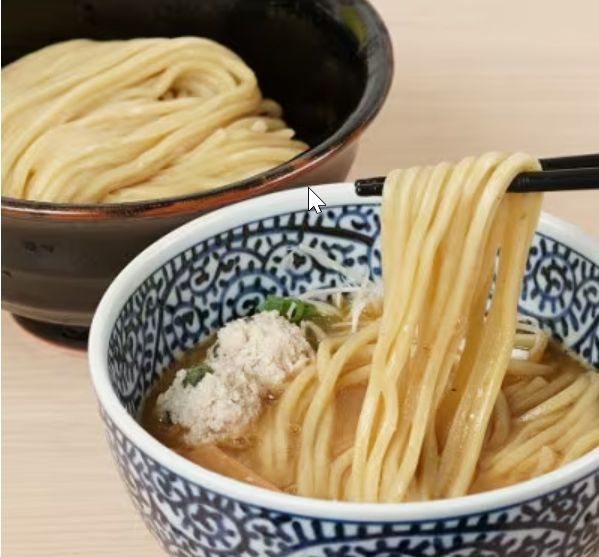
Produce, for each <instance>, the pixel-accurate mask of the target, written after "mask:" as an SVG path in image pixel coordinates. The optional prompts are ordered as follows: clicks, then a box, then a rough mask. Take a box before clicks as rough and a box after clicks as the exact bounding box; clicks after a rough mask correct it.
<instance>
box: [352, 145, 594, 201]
mask: <svg viewBox="0 0 599 557" xmlns="http://www.w3.org/2000/svg"><path fill="white" fill-rule="evenodd" d="M539 162H540V164H541V168H542V169H543V170H541V171H539V172H523V173H521V174H518V176H516V178H514V180H513V181H512V183H511V184H510V187H509V188H508V191H509V192H512V193H532V192H545V191H569V190H591V189H599V153H597V154H590V155H576V156H570V157H557V158H551V159H540V161H539ZM384 182H385V177H384V176H376V177H374V178H365V179H362V180H356V182H355V187H356V193H357V194H358V195H360V196H362V197H369V196H376V195H381V194H382V193H383V184H384Z"/></svg>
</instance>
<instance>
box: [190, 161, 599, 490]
mask: <svg viewBox="0 0 599 557" xmlns="http://www.w3.org/2000/svg"><path fill="white" fill-rule="evenodd" d="M537 168H538V163H537V162H536V161H535V160H533V159H531V158H530V157H528V156H526V155H522V154H516V155H512V156H509V157H506V156H504V155H501V154H498V153H489V154H487V155H484V156H482V157H479V158H474V157H469V158H466V159H464V160H462V161H461V162H460V163H458V164H457V165H450V164H447V163H441V164H439V165H437V166H435V167H426V168H412V169H408V170H398V171H395V172H393V173H391V175H390V176H389V177H388V178H387V181H386V183H385V188H384V197H383V203H382V207H381V224H382V266H383V285H384V289H383V293H382V295H383V303H382V304H381V303H380V300H378V301H375V300H372V302H371V303H370V305H369V306H368V307H367V308H364V307H362V308H360V312H358V313H357V314H356V313H355V312H354V311H353V310H354V309H355V308H353V307H351V304H350V307H347V306H348V304H347V303H346V304H345V305H344V304H342V303H338V304H337V306H338V307H339V308H340V314H341V320H340V321H338V322H336V323H335V324H334V325H331V326H329V327H320V326H318V327H316V326H311V325H308V324H306V325H302V327H303V328H304V330H305V331H312V332H313V334H314V336H315V337H316V339H317V350H316V356H315V358H314V359H313V360H312V361H311V362H310V363H309V364H308V365H306V366H305V367H304V368H303V369H301V370H300V371H299V372H298V373H297V374H296V375H295V376H294V377H293V378H292V379H291V380H290V381H289V383H288V384H287V386H286V388H285V389H284V390H283V392H282V394H281V396H280V397H279V399H278V400H276V401H274V402H273V403H272V405H270V406H269V407H268V410H267V411H265V412H264V413H263V415H262V416H261V417H260V418H259V419H258V421H257V423H255V424H254V425H253V426H252V430H251V436H252V439H253V440H254V442H253V444H252V445H251V446H250V447H248V448H247V450H245V451H244V452H243V455H241V456H242V457H243V459H244V462H245V463H246V464H247V466H248V467H250V468H251V469H252V470H253V471H254V472H255V473H256V474H257V475H258V476H259V477H263V478H265V479H266V480H267V481H270V482H272V483H274V484H275V485H276V486H277V487H279V488H281V489H285V490H287V491H288V492H293V493H298V494H300V495H304V496H309V497H319V498H330V499H341V500H351V501H373V502H391V501H408V500H429V499H440V498H450V497H457V496H462V495H466V494H469V493H476V492H480V491H485V490H489V489H495V488H498V487H502V486H506V485H510V484H512V483H515V482H519V481H523V480H526V479H529V478H531V477H534V476H535V475H539V474H544V473H546V472H548V471H551V470H553V469H555V468H557V467H559V466H562V465H563V464H565V463H567V462H569V461H570V460H573V459H575V458H578V457H579V456H581V455H583V454H585V453H586V452H588V451H590V450H592V449H593V448H595V447H598V446H599V376H598V375H597V374H596V373H594V372H593V371H591V370H589V369H588V368H586V367H584V366H583V364H582V363H580V362H578V361H577V360H575V359H573V358H572V357H571V356H569V355H567V354H564V353H562V352H560V349H559V348H557V347H556V346H555V345H554V344H552V343H549V339H548V336H547V334H546V333H545V332H544V331H542V330H541V328H540V327H539V326H538V325H537V324H536V323H534V322H533V321H531V320H530V319H527V318H519V317H518V315H517V304H518V299H519V294H520V285H521V280H522V275H523V273H524V267H525V264H526V261H527V256H528V248H529V245H530V242H531V240H532V236H533V234H534V230H535V228H536V225H537V220H538V216H539V212H540V203H541V197H540V195H538V194H526V195H522V194H514V195H512V194H510V195H505V192H506V190H507V188H508V186H509V184H510V183H511V181H512V179H513V178H514V176H516V175H517V174H519V173H520V172H523V171H529V170H535V169H537ZM355 300H361V298H359V294H358V293H355V297H354V301H355ZM358 303H361V301H359V302H358ZM356 315H357V318H356ZM200 464H201V462H200Z"/></svg>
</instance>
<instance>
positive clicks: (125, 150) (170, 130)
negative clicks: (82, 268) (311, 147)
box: [2, 37, 307, 203]
mask: <svg viewBox="0 0 599 557" xmlns="http://www.w3.org/2000/svg"><path fill="white" fill-rule="evenodd" d="M2 81H3V87H2V137H3V147H4V148H3V150H2V193H3V195H6V196H9V197H14V198H22V199H32V200H39V201H48V202H66V203H113V202H114V203H118V202H124V201H138V200H144V199H153V198H162V197H170V196H178V195H185V194H190V193H194V192H199V191H203V190H209V189H213V188H216V187H218V186H222V185H225V184H229V183H231V182H235V181H237V180H241V179H244V178H247V177H249V176H252V175H255V174H257V173H260V172H263V171H265V170H268V169H270V168H272V167H274V166H277V165H279V164H281V163H283V162H285V161H288V160H289V159H291V158H293V157H295V156H297V155H298V154H299V153H301V152H302V151H304V150H305V149H306V148H307V146H306V145H305V144H304V143H302V142H300V141H297V140H294V139H293V136H294V132H293V130H291V129H289V128H288V127H287V126H286V124H285V122H284V121H283V120H282V119H281V110H280V108H279V106H278V105H277V104H276V103H275V102H273V101H270V100H265V99H264V98H262V95H261V93H260V90H259V88H258V84H257V81H256V76H255V75H254V73H253V72H252V70H251V69H250V68H249V67H248V66H246V65H245V64H244V62H243V61H242V60H241V59H240V58H239V57H238V56H237V55H235V54H234V53H233V52H231V51H230V50H228V49H227V48H225V47H224V46H222V45H220V44H218V43H215V42H213V41H210V40H207V39H203V38H188V37H183V38H177V39H163V38H152V39H136V40H128V41H107V42H95V41H89V40H74V41H68V42H64V43H58V44H56V45H52V46H49V47H47V48H44V49H42V50H39V51H37V52H34V53H32V54H30V55H28V56H26V57H24V58H22V59H20V60H17V61H16V62H14V63H13V64H11V65H9V66H7V67H6V68H4V69H3V70H2Z"/></svg>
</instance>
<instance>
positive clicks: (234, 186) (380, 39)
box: [1, 0, 394, 221]
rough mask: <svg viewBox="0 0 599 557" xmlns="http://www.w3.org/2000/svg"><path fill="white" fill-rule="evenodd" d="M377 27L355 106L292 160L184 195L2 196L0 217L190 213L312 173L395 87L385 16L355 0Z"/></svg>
mask: <svg viewBox="0 0 599 557" xmlns="http://www.w3.org/2000/svg"><path fill="white" fill-rule="evenodd" d="M351 1H352V2H354V3H355V4H356V5H357V7H358V8H359V9H360V10H361V14H362V16H363V17H364V18H366V19H367V20H368V21H369V22H370V23H371V24H372V26H373V28H374V29H376V40H375V41H374V43H373V46H370V45H369V51H370V52H369V53H368V55H366V56H365V61H366V84H365V87H364V90H363V92H362V95H361V97H360V98H359V100H358V102H357V104H356V106H355V107H354V109H353V110H352V111H351V112H350V113H349V115H348V116H347V117H346V118H345V120H344V121H343V122H342V123H341V124H340V125H339V126H338V127H337V128H336V129H335V131H334V132H333V133H332V134H330V135H329V136H327V137H326V138H325V139H324V140H323V141H321V142H320V143H318V144H317V145H314V146H313V147H309V148H308V149H307V150H306V151H304V152H303V153H300V154H299V155H297V156H296V157H294V158H293V159H290V160H289V161H287V162H284V163H282V164H279V165H277V166H275V167H273V168H271V169H270V170H267V171H265V172H261V173H260V174H256V175H255V176H250V177H249V178H246V179H244V180H239V181H237V182H233V183H231V184H225V185H223V186H220V187H218V188H215V189H212V190H208V191H204V192H200V193H192V194H187V195H182V196H175V197H165V198H161V199H149V200H146V201H131V202H125V203H105V204H91V203H81V204H75V203H73V204H70V203H51V202H43V201H30V200H23V199H17V198H13V197H6V196H1V208H2V216H8V217H14V218H27V217H36V218H40V217H49V218H50V219H51V220H67V221H70V220H85V219H90V218H93V219H95V220H98V219H110V218H114V217H127V218H147V217H157V216H162V215H165V216H168V215H172V214H173V213H177V214H189V213H194V212H196V213H197V212H198V211H200V210H205V209H207V208H210V207H211V206H212V207H213V206H215V204H216V203H217V199H218V198H219V197H221V196H222V197H226V198H227V199H228V200H230V201H234V200H235V199H234V198H232V197H231V196H234V195H235V193H238V192H248V191H250V190H252V192H256V193H260V192H261V190H264V189H265V188H268V191H271V190H273V189H276V188H278V187H283V186H285V185H286V184H288V183H289V182H291V181H292V180H295V179H297V178H298V177H300V176H302V175H304V174H306V173H308V172H310V171H311V170H313V169H314V168H316V167H318V166H319V165H320V164H321V163H322V162H324V161H326V160H328V159H329V158H332V157H333V156H335V155H336V154H337V153H339V152H340V151H342V150H344V149H345V148H347V147H348V146H350V145H351V144H353V143H354V142H355V141H356V140H357V139H358V137H359V136H360V135H361V134H362V132H363V131H364V130H365V129H366V128H367V127H368V126H369V125H370V124H371V123H372V121H373V120H374V118H375V117H376V116H377V114H378V113H379V112H380V110H381V109H382V107H383V105H384V103H385V100H386V99H387V96H388V94H389V91H390V89H391V84H392V81H393V75H394V57H393V46H392V42H391V37H390V34H389V30H388V28H387V26H386V25H385V22H384V20H383V19H382V17H381V16H380V14H379V13H378V11H377V10H376V9H375V8H374V6H373V5H372V4H371V3H370V2H369V0H351Z"/></svg>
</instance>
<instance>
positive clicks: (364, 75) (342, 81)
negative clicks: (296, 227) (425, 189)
mask: <svg viewBox="0 0 599 557" xmlns="http://www.w3.org/2000/svg"><path fill="white" fill-rule="evenodd" d="M2 7H3V12H4V13H3V16H4V17H3V24H2V57H3V59H2V63H3V64H7V63H10V62H12V61H14V60H16V59H17V58H19V57H20V56H23V55H24V54H26V53H28V52H31V51H33V50H36V49H38V48H41V47H42V46H44V45H47V44H50V43H54V42H57V41H62V40H66V39H71V38H75V37H88V38H93V39H114V38H130V37H140V36H181V35H199V36H207V37H210V38H213V39H215V40H218V41H220V42H222V43H224V44H225V45H227V46H229V47H231V48H232V49H234V50H235V51H236V52H238V53H239V54H240V55H241V56H242V57H243V58H244V59H245V61H246V62H247V63H248V64H249V65H250V66H251V67H252V68H253V69H254V70H255V72H256V74H257V76H258V80H259V83H260V85H261V88H262V91H263V93H264V94H265V95H266V96H268V97H271V98H274V99H276V100H277V101H279V102H280V103H281V104H282V106H283V109H284V114H285V119H286V120H287V122H288V123H289V124H290V126H291V127H293V128H294V129H295V130H296V131H297V135H298V137H300V138H301V139H303V140H305V141H306V142H308V143H309V144H310V145H312V146H313V147H312V148H311V149H309V150H308V151H306V152H305V153H303V154H302V155H300V156H298V157H296V158H295V159H293V160H292V161H290V162H289V163H286V164H283V165H280V166H278V167H276V168H274V169H272V170H271V171H269V172H266V173H264V174H260V175H258V176H255V177H253V178H250V179H248V180H245V181H243V182H237V183H235V184H232V185H230V186H226V187H223V188H220V189H218V190H214V191H211V192H209V193H203V194H198V195H190V196H185V197H177V198H169V199H164V200H159V201H149V202H141V203H124V204H120V205H57V204H49V203H35V202H28V201H20V200H15V199H9V198H4V197H3V198H2V275H3V276H2V278H3V281H2V306H3V308H4V309H7V310H8V311H10V312H12V313H13V314H16V315H18V316H20V317H24V318H27V319H33V320H36V321H41V322H45V323H53V324H59V325H68V326H78V327H87V326H88V325H89V324H90V321H91V318H92V315H93V312H94V309H95V307H96V304H97V303H98V302H99V300H100V297H101V295H102V293H103V292H104V290H105V289H106V287H107V286H108V284H109V283H110V282H111V280H112V279H113V278H114V277H115V275H116V274H117V273H118V272H119V271H120V270H121V269H122V268H123V267H124V266H125V264H126V263H127V262H129V261H130V260H131V259H132V258H133V256H135V255H136V254H137V253H138V252H139V251H140V250H142V249H143V248H144V247H146V246H147V245H149V244H150V243H152V242H153V241H154V240H156V239H157V238H159V237H160V236H162V235H164V234H165V233H166V232H168V231H170V230H172V229H173V228H175V227H177V226H179V225H181V224H183V223H184V222H186V221H188V220H191V219H193V218H194V217H197V216H198V215H201V214H202V213H205V212H207V211H211V210H213V209H216V208H218V207H222V206H223V205H227V204H229V203H232V202H234V201H239V200H242V199H245V198H248V197H252V196H256V195H260V194H263V193H267V192H272V191H275V190H279V189H284V188H289V187H294V186H299V185H307V184H318V183H323V182H340V181H343V179H344V178H345V177H346V176H347V173H348V171H349V168H350V166H351V164H352V162H353V159H354V157H355V155H356V147H357V139H358V137H359V136H360V134H361V133H362V131H363V130H364V129H365V127H366V126H367V125H368V124H369V123H370V121H371V120H372V119H373V118H374V116H375V115H376V114H377V112H378V111H379V109H380V108H381V106H382V104H383V102H384V100H385V97H386V96H387V93H388V90H389V86H390V83H391V78H392V74H393V58H392V52H391V44H390V40H389V36H388V34H387V30H386V28H385V26H384V24H383V22H382V21H381V19H380V18H379V16H378V15H377V13H376V12H375V11H374V9H373V8H372V7H371V6H370V5H369V4H368V3H367V2H365V1H363V0H310V1H309V0H301V1H298V0H210V1H208V0H135V1H133V0H128V1H126V2H123V1H122V0H52V1H49V0H12V1H9V0H7V1H6V2H4V3H3V6H2ZM2 140H3V141H4V142H10V137H3V138H2Z"/></svg>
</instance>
